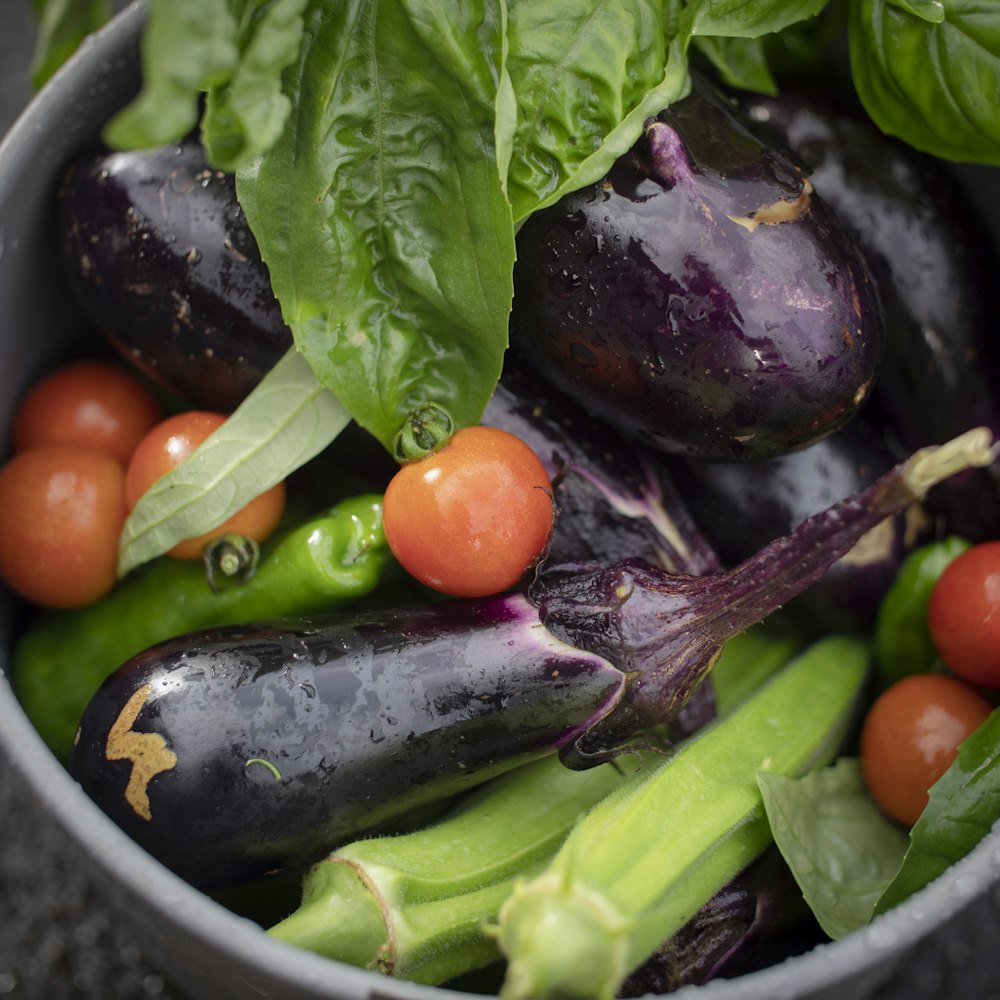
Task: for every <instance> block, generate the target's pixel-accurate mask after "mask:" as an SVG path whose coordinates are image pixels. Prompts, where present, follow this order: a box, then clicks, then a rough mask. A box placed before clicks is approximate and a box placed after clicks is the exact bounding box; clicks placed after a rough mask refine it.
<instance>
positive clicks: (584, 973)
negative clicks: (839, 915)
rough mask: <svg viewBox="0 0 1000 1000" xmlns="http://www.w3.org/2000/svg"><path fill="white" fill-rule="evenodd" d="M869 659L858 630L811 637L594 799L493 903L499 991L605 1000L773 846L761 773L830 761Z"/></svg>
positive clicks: (516, 997) (516, 999)
mask: <svg viewBox="0 0 1000 1000" xmlns="http://www.w3.org/2000/svg"><path fill="white" fill-rule="evenodd" d="M867 666H868V649H867V646H866V644H865V643H864V642H862V641H861V640H860V639H855V638H851V637H846V636H833V637H827V638H825V639H822V640H820V641H818V642H816V643H815V644H814V645H813V646H811V647H810V648H809V649H808V650H807V651H806V652H805V653H803V654H801V655H800V656H798V657H796V658H795V659H794V660H793V661H792V662H791V663H790V664H789V665H788V666H787V667H786V668H784V669H783V670H782V671H780V672H779V673H778V674H777V675H776V676H775V677H774V678H773V679H772V680H770V681H769V682H768V683H766V684H765V685H763V686H762V687H761V688H760V690H759V691H758V692H757V693H756V694H755V695H754V696H753V697H751V698H750V699H748V700H747V701H746V702H744V703H743V705H741V706H740V707H739V708H738V709H737V710H736V711H735V712H734V713H733V714H732V715H730V716H728V717H727V718H725V719H722V720H719V721H717V722H716V723H714V724H712V725H710V726H708V727H707V728H706V729H705V730H703V731H702V732H701V733H699V734H698V735H696V736H694V737H692V738H691V739H690V740H689V741H687V742H686V743H685V744H683V745H682V746H681V747H680V748H679V749H678V752H677V753H676V754H674V755H673V756H671V757H667V758H665V759H663V760H662V761H661V762H660V763H654V764H652V765H651V766H647V767H646V768H644V769H643V770H642V771H641V772H640V773H639V774H637V775H636V776H635V778H633V779H632V780H631V781H629V782H628V783H627V784H625V785H624V786H623V787H622V788H621V789H619V790H618V791H617V792H615V793H613V794H611V795H610V796H608V797H607V798H605V799H604V800H602V802H601V803H600V804H599V805H597V806H596V807H595V808H594V809H593V810H591V811H590V812H589V813H588V814H587V816H586V817H585V818H584V819H582V820H581V821H580V822H579V823H578V824H577V825H576V827H575V828H574V829H573V832H572V833H571V834H570V836H569V837H568V838H567V840H566V841H565V843H564V844H563V846H562V847H561V848H560V850H559V851H558V853H557V854H556V856H555V858H554V859H553V861H552V863H551V865H549V866H548V867H547V868H546V869H545V871H543V872H541V873H539V874H538V875H536V876H535V877H533V878H531V879H530V880H528V881H525V882H524V883H522V884H521V885H519V886H518V887H517V888H516V889H515V891H514V892H513V893H512V895H511V896H510V898H509V899H508V900H507V902H506V903H505V904H504V906H503V907H502V908H501V911H500V916H499V921H498V925H497V929H496V933H497V935H498V939H499V943H500V948H501V950H502V951H503V953H504V955H505V956H506V957H507V960H508V968H507V977H506V980H505V983H504V987H503V990H502V993H501V995H502V996H503V997H504V998H506V1000H522V998H527V997H532V998H536V1000H545V998H550V997H560V998H569V997H586V998H591V1000H612V998H613V997H614V996H615V994H616V992H617V990H618V988H619V987H620V986H621V984H622V982H623V980H624V979H625V977H626V976H627V975H628V974H629V973H630V972H631V971H632V970H633V969H635V968H636V967H637V966H638V965H639V964H640V963H641V962H643V961H644V960H645V959H646V958H647V957H648V956H649V955H651V954H652V953H653V951H654V950H655V949H656V948H657V947H658V946H659V945H660V944H661V943H662V942H663V941H664V940H665V939H666V938H668V937H669V936H670V935H672V934H674V933H675V932H676V931H677V930H679V929H680V928H681V927H682V926H683V925H684V924H685V923H686V922H687V921H688V920H689V919H690V918H691V916H692V915H693V914H694V913H695V912H696V911H697V910H698V908H699V907H701V906H702V905H704V904H705V903H706V902H707V901H708V900H709V899H710V898H711V897H712V896H713V895H714V894H715V893H716V892H718V891H719V890H720V889H721V888H722V887H723V886H724V885H726V884H727V883H728V882H729V881H730V880H731V879H732V878H733V876H735V875H736V874H737V873H738V872H739V871H741V870H743V869H744V868H745V867H746V866H747V865H748V864H749V863H750V862H751V861H753V860H754V859H755V858H756V857H758V856H759V855H760V854H761V853H762V852H763V851H764V849H765V848H766V847H767V845H768V844H769V843H770V842H771V834H770V829H769V827H768V823H767V819H766V816H765V813H764V806H763V802H762V800H761V795H760V791H759V790H758V787H757V777H756V776H757V773H758V772H760V771H770V772H776V773H781V774H788V775H800V774H803V773H805V772H807V771H809V770H811V769H813V768H815V767H819V766H822V765H823V764H825V763H827V762H828V761H829V760H831V759H832V757H833V756H834V755H835V753H836V751H837V749H838V747H839V746H840V743H841V741H842V739H843V737H844V735H845V732H846V730H847V728H848V726H849V724H850V722H851V721H852V718H853V716H854V712H855V709H856V706H857V704H858V697H859V695H860V693H861V688H862V683H863V681H864V679H865V675H866V672H867Z"/></svg>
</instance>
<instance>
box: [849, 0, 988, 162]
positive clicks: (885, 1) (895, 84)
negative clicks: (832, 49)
mask: <svg viewBox="0 0 1000 1000" xmlns="http://www.w3.org/2000/svg"><path fill="white" fill-rule="evenodd" d="M906 6H908V7H911V8H913V11H916V10H917V8H918V7H919V8H921V12H920V13H915V12H912V11H911V10H907V9H903V6H902V5H899V4H895V3H891V2H889V0H851V7H850V15H849V34H848V37H849V41H850V49H851V71H852V74H853V77H854V84H855V87H856V88H857V91H858V95H859V97H860V98H861V101H862V103H863V104H864V106H865V109H866V110H867V112H868V114H869V115H870V116H871V118H872V119H873V120H874V122H875V124H876V125H878V126H879V128H881V129H882V130H883V131H884V132H887V133H888V134H889V135H894V136H897V137H898V138H900V139H902V140H903V141H905V142H907V143H909V144H910V145H912V146H914V147H916V148H917V149H921V150H923V151H925V152H928V153H932V154H934V155H935V156H940V157H943V158H945V159H951V160H957V161H970V162H979V163H986V164H992V165H994V166H998V165H1000V114H998V112H997V107H998V99H1000V4H998V3H996V2H995V0H944V2H943V3H942V5H941V6H942V7H943V10H944V19H943V20H941V21H939V22H935V21H933V20H930V19H928V17H927V16H926V11H923V10H922V8H923V6H924V5H922V4H920V5H917V4H914V3H910V4H909V5H906Z"/></svg>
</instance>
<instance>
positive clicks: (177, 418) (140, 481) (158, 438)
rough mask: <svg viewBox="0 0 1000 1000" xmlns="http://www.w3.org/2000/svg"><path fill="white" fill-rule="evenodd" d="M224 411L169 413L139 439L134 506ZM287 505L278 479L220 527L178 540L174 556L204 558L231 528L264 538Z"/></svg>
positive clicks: (128, 479)
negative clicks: (208, 546)
mask: <svg viewBox="0 0 1000 1000" xmlns="http://www.w3.org/2000/svg"><path fill="white" fill-rule="evenodd" d="M225 419H226V417H225V414H222V413H213V412H211V411H208V410H188V411H186V412H184V413H177V414H175V415H174V416H171V417H167V419H166V420H163V421H161V422H160V423H158V424H157V425H156V426H155V427H154V428H153V429H152V430H151V431H149V433H148V434H146V436H145V437H144V438H143V439H142V440H141V441H140V442H139V444H138V446H137V447H136V449H135V451H134V452H133V454H132V458H131V460H130V461H129V464H128V469H127V470H126V473H125V502H126V504H127V505H128V509H129V510H131V509H132V508H133V507H134V506H135V505H136V503H137V502H138V500H139V497H141V496H142V495H143V493H145V492H146V490H148V489H149V487H150V486H152V485H153V483H155V482H156V480H157V479H159V478H160V477H161V476H164V475H166V474H167V473H168V472H170V471H171V470H173V469H175V468H176V467H177V466H178V465H180V464H181V462H183V461H184V459H186V458H187V457H188V455H190V454H191V453H192V452H193V451H194V450H195V449H196V448H197V447H198V445H200V444H201V443H202V442H203V441H204V440H205V439H206V438H207V437H209V435H211V434H212V433H213V432H214V431H215V430H216V429H217V428H218V427H220V426H221V425H222V423H223V422H224V421H225ZM284 510H285V484H284V483H278V484H277V485H275V486H272V487H271V488H270V489H269V490H266V491H265V492H264V493H261V494H260V495H259V496H257V497H255V498H254V499H253V500H251V501H250V502H249V503H248V504H247V505H246V506H245V507H243V508H242V509H240V510H238V511H237V512H236V513H235V514H233V516H232V517H230V518H229V520H227V521H226V522H225V523H223V524H220V525H219V526H218V527H217V528H213V529H212V530H211V531H208V532H206V533H205V534H204V535H199V536H198V537H196V538H188V539H185V540H184V541H183V542H179V543H178V544H177V545H175V546H174V548H172V549H171V550H170V553H169V554H170V555H172V556H173V557H174V558H175V559H200V558H201V557H202V555H203V554H204V551H205V546H206V545H207V544H208V543H209V542H210V541H211V540H212V539H213V538H217V537H218V536H219V535H225V534H228V533H230V532H235V533H236V534H240V535H246V536H247V537H248V538H252V539H253V540H254V541H256V542H262V541H264V539H265V538H267V537H268V536H269V535H270V534H271V533H272V532H273V531H274V529H275V528H276V527H277V526H278V522H279V521H280V520H281V515H282V514H283V513H284Z"/></svg>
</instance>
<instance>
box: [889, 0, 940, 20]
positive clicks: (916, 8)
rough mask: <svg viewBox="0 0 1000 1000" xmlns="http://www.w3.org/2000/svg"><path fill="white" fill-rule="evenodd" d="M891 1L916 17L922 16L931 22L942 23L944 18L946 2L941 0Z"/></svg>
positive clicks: (890, 1)
mask: <svg viewBox="0 0 1000 1000" xmlns="http://www.w3.org/2000/svg"><path fill="white" fill-rule="evenodd" d="M889 3H891V4H892V5H893V6H894V7H898V8H899V9H900V10H905V11H906V12H907V13H908V14H913V15H914V16H915V17H922V18H923V19H924V20H925V21H930V22H931V24H940V23H941V22H942V21H943V20H944V4H943V3H941V0H889Z"/></svg>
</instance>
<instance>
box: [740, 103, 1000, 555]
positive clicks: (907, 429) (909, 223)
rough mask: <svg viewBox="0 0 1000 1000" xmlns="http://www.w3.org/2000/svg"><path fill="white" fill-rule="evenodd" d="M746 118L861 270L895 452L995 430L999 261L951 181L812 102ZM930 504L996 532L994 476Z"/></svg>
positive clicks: (967, 529)
mask: <svg viewBox="0 0 1000 1000" xmlns="http://www.w3.org/2000/svg"><path fill="white" fill-rule="evenodd" d="M745 110H746V111H747V113H748V114H749V116H750V117H751V118H752V119H753V120H755V121H757V122H759V124H760V126H761V127H762V128H763V129H765V130H766V134H769V135H770V136H772V137H773V138H775V139H776V140H778V141H782V142H784V143H786V144H787V145H788V146H789V148H791V149H792V150H793V151H794V152H795V153H796V154H797V155H798V156H800V157H801V158H802V160H803V161H804V162H805V164H806V166H807V167H808V169H809V170H810V171H811V172H810V179H811V181H812V183H813V186H814V187H815V189H816V191H817V192H819V193H820V194H821V195H822V197H823V198H824V199H825V200H826V201H827V202H828V203H829V204H830V205H831V206H832V207H833V208H834V210H835V211H836V212H837V215H838V217H839V218H840V219H841V220H842V222H843V223H844V225H845V227H846V228H847V229H848V230H849V231H850V233H851V234H852V236H853V237H854V238H855V240H856V241H857V243H858V245H859V246H860V247H861V249H862V251H863V253H864V255H865V259H866V260H867V261H868V264H869V268H870V270H871V273H872V276H873V278H874V281H875V283H876V285H877V287H878V290H879V295H880V299H881V302H882V307H883V312H884V315H885V320H886V344H885V351H884V355H883V359H882V363H881V366H880V369H879V377H878V383H877V386H876V390H875V391H876V395H877V396H878V399H879V404H880V405H881V406H882V407H883V408H884V409H885V411H886V412H887V414H888V416H889V418H890V419H891V421H892V424H893V425H894V427H895V428H896V430H897V432H898V434H899V436H900V438H901V440H902V443H903V445H904V446H905V447H906V448H908V449H911V450H912V449H916V448H921V447H923V446H924V445H927V444H939V443H940V442H942V441H945V440H947V439H948V438H950V437H953V436H955V435H956V434H959V433H961V432H962V431H964V430H966V429H967V428H969V427H975V426H980V425H981V426H986V427H989V428H991V429H992V430H993V431H994V432H996V431H997V430H1000V344H998V342H997V337H996V328H997V316H998V315H1000V283H998V282H997V274H998V273H1000V257H998V254H997V250H996V248H995V247H994V245H993V244H992V242H991V240H990V237H989V234H988V232H987V231H986V229H985V227H984V225H983V223H982V222H981V221H980V218H979V213H978V212H977V209H976V206H975V204H974V203H973V201H972V200H971V199H970V197H969V196H968V195H967V194H966V192H965V190H964V188H963V187H962V185H961V184H960V182H959V181H958V179H957V177H956V175H955V174H954V173H953V172H952V171H951V170H950V169H949V168H948V167H947V165H945V164H944V163H942V162H941V161H939V160H936V159H934V158H932V157H929V156H926V155H924V154H921V153H919V152H917V151H916V150H914V149H912V148H911V147H909V146H907V145H905V144H903V143H901V142H898V141H896V140H895V139H892V138H891V137H889V136H886V135H884V134H882V133H881V132H879V131H878V130H877V129H876V128H875V127H874V126H873V125H872V123H871V121H870V120H868V119H867V118H865V117H862V116H860V115H854V114H851V113H850V112H848V111H846V110H843V109H842V108H840V107H839V106H838V105H836V104H834V103H833V102H832V101H830V100H828V99H824V98H823V97H821V96H815V95H811V94H809V95H806V94H795V93H792V92H786V93H783V94H782V95H781V96H780V97H759V96H755V97H753V98H749V99H747V100H746V101H745ZM928 499H929V502H930V504H931V506H932V507H934V508H935V509H937V510H939V511H941V512H942V513H944V514H946V515H947V516H948V517H949V519H950V527H952V528H953V529H954V530H957V531H960V532H962V533H964V534H967V535H969V536H970V537H974V538H975V537H992V536H993V534H994V533H995V531H996V525H997V524H998V523H1000V475H998V473H997V470H990V471H983V472H977V473H975V474H969V475H966V476H963V477H961V478H960V479H959V480H956V481H953V482H950V483H948V484H946V485H943V486H942V487H939V488H938V490H937V491H936V492H935V493H934V494H932V496H931V497H929V498H928Z"/></svg>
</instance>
